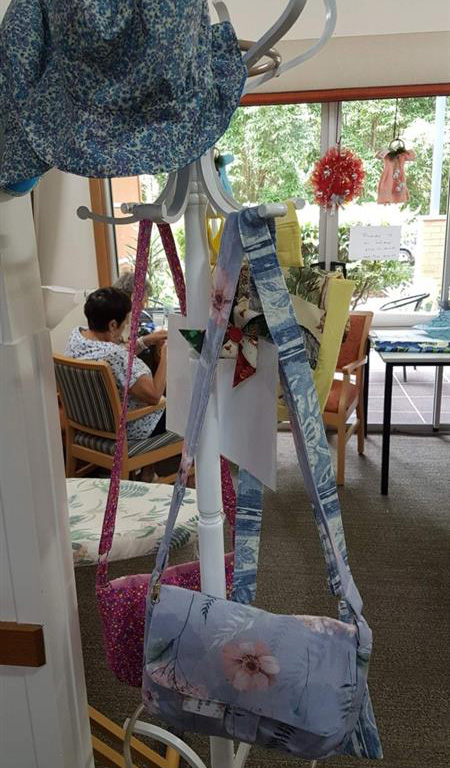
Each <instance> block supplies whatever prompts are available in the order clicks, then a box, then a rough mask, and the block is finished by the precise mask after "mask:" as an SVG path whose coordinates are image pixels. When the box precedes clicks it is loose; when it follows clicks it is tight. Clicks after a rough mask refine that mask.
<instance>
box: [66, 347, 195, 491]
mask: <svg viewBox="0 0 450 768" xmlns="http://www.w3.org/2000/svg"><path fill="white" fill-rule="evenodd" d="M53 360H54V364H55V373H56V381H57V386H58V393H59V396H60V400H61V404H62V408H63V417H64V427H65V445H66V476H67V477H74V476H75V474H82V472H81V473H80V472H78V473H76V465H77V461H78V460H80V461H83V462H86V463H87V464H88V465H94V466H99V467H104V468H106V469H111V468H112V464H113V457H114V449H115V445H116V433H117V429H118V426H119V420H120V408H121V404H120V397H119V392H118V389H117V384H116V381H115V379H114V376H113V372H112V370H111V368H110V366H109V365H108V363H106V362H103V361H101V362H94V361H91V360H74V359H72V358H70V357H63V356H62V355H54V356H53ZM164 402H165V401H164V398H162V399H161V401H160V402H159V403H158V405H156V406H146V407H143V408H138V409H135V410H131V411H128V414H127V421H134V420H135V419H139V418H141V417H142V416H146V415H147V414H148V413H152V412H154V411H158V410H161V409H162V408H163V407H164ZM182 446H183V441H182V440H181V438H180V437H179V436H178V435H175V434H174V433H173V432H165V433H163V434H161V435H155V436H154V437H148V438H147V439H145V440H134V441H130V440H127V439H126V437H125V442H124V448H123V455H122V467H121V478H122V479H123V480H128V478H129V476H130V473H131V472H134V471H136V470H137V469H141V468H142V467H145V466H147V465H149V464H156V463H157V462H159V461H163V460H164V459H167V458H169V457H171V456H177V455H178V454H181V449H182ZM174 479H175V475H169V476H167V477H159V478H158V482H160V483H170V482H173V480H174Z"/></svg>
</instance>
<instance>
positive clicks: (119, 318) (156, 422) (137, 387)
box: [65, 288, 167, 440]
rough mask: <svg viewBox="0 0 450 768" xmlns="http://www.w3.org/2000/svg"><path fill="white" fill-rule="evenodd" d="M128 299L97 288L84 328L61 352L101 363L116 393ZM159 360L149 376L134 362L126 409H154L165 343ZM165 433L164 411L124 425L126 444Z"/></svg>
mask: <svg viewBox="0 0 450 768" xmlns="http://www.w3.org/2000/svg"><path fill="white" fill-rule="evenodd" d="M130 311H131V299H130V297H129V295H128V294H127V293H125V291H121V290H119V289H117V288H99V289H98V290H97V291H94V292H93V293H91V294H90V296H88V299H87V301H86V304H85V305H84V314H85V315H86V318H87V322H88V328H74V330H73V331H72V333H71V334H70V337H69V341H68V342H67V346H66V349H65V354H66V355H67V357H73V358H82V359H85V360H104V361H105V362H107V363H109V365H110V366H111V368H112V371H113V374H114V378H115V379H116V382H117V385H118V388H119V391H120V393H121V394H122V392H123V388H124V386H125V379H126V372H127V363H128V350H127V348H126V347H125V346H124V345H123V344H122V343H121V339H122V334H123V332H124V329H125V326H126V323H127V320H128V315H129V313H130ZM159 343H160V346H161V349H160V357H159V363H158V367H157V370H156V371H155V374H154V375H153V376H152V374H151V373H150V371H149V369H148V367H147V366H146V365H145V363H144V362H142V360H139V359H138V358H135V359H134V360H133V367H132V372H131V379H130V389H129V398H128V408H129V409H130V410H132V409H135V408H142V407H143V406H145V405H157V403H158V402H159V401H160V399H161V396H162V395H163V393H164V390H165V388H166V374H167V343H166V342H165V341H161V342H159ZM164 431H165V418H164V410H161V411H157V412H155V413H150V414H148V415H147V416H143V417H142V418H140V419H136V420H135V421H131V422H130V423H129V424H128V425H127V436H128V439H129V440H143V439H146V438H148V437H150V435H152V434H159V433H161V432H164Z"/></svg>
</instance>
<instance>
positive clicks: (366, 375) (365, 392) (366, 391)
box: [363, 339, 370, 437]
mask: <svg viewBox="0 0 450 768" xmlns="http://www.w3.org/2000/svg"><path fill="white" fill-rule="evenodd" d="M366 356H367V363H366V365H365V367H364V390H363V403H364V437H367V423H368V416H369V375H370V339H367V347H366Z"/></svg>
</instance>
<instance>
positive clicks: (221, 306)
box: [149, 214, 243, 594]
mask: <svg viewBox="0 0 450 768" xmlns="http://www.w3.org/2000/svg"><path fill="white" fill-rule="evenodd" d="M242 257H243V251H242V246H241V242H240V237H239V228H238V225H237V214H230V216H229V217H228V219H227V221H226V223H225V228H224V233H223V237H222V241H221V248H220V254H219V259H218V263H217V267H216V270H215V275H214V286H213V292H212V298H211V308H210V314H209V320H208V325H207V328H206V335H205V339H204V342H203V347H202V353H201V356H200V360H199V364H198V367H197V373H196V376H195V382H194V386H193V389H192V393H193V394H192V399H191V404H190V408H189V415H188V420H187V426H186V432H185V438H184V445H183V453H182V457H181V464H180V469H179V471H178V475H177V478H176V481H175V485H174V490H173V496H172V502H171V505H170V510H169V515H168V518H167V524H166V530H165V533H164V537H163V539H162V540H161V544H160V547H159V550H158V555H157V558H156V565H155V569H154V571H153V574H152V577H151V579H150V586H149V594H151V591H152V589H153V587H154V585H155V584H156V583H157V581H158V579H159V577H160V575H161V573H162V571H163V570H164V567H165V565H166V561H167V556H168V553H169V548H170V540H171V538H172V532H173V529H174V526H175V523H176V519H177V516H178V513H179V510H180V507H181V504H182V502H183V498H184V494H185V491H186V483H187V478H188V476H189V470H190V469H191V467H192V464H193V462H194V457H195V454H196V451H197V447H198V442H199V438H200V433H201V430H202V427H203V423H204V420H205V415H206V409H207V406H208V401H209V396H210V393H211V387H212V381H213V376H214V373H215V370H216V367H217V361H218V359H219V355H220V351H221V348H222V344H223V340H224V336H225V331H226V329H227V325H228V320H229V317H230V312H231V308H232V304H233V300H234V296H235V293H236V288H237V284H238V279H239V273H240V268H241V263H242Z"/></svg>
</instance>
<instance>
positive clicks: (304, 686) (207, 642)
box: [144, 585, 359, 736]
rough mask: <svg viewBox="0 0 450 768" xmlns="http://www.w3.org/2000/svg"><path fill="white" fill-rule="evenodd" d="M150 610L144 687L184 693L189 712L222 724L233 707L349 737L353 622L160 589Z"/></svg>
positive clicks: (353, 677) (354, 674)
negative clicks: (277, 611) (280, 612)
mask: <svg viewBox="0 0 450 768" xmlns="http://www.w3.org/2000/svg"><path fill="white" fill-rule="evenodd" d="M151 610H152V614H151V622H150V623H149V627H150V632H149V637H148V640H147V644H146V658H145V672H144V677H145V678H146V685H148V684H149V683H150V687H152V686H153V685H157V686H161V687H163V688H166V689H170V690H171V691H172V692H176V693H178V694H181V695H183V696H184V697H185V702H184V704H183V708H186V709H187V711H192V706H197V709H196V711H197V712H199V713H200V714H201V711H200V710H201V709H203V713H204V714H205V715H206V716H215V717H217V716H218V713H219V716H220V707H222V708H223V711H225V709H229V708H232V709H233V710H240V711H241V713H242V714H243V715H245V713H249V714H250V713H251V715H252V716H254V715H257V716H259V717H265V718H270V719H272V720H277V721H280V722H283V723H286V724H288V725H290V726H293V727H296V728H301V729H305V730H308V731H310V732H313V733H317V734H320V735H323V736H331V735H333V734H336V733H339V732H345V731H346V729H347V727H348V720H349V718H350V719H352V718H353V717H355V713H354V711H353V710H354V707H353V705H354V703H355V700H356V699H357V698H358V696H357V688H358V687H359V686H357V672H356V657H357V651H358V633H357V629H356V627H355V626H354V625H351V624H345V623H343V622H340V621H337V620H336V619H329V618H323V617H315V616H314V617H312V616H277V615H274V614H271V613H267V612H266V611H262V610H260V609H258V608H253V607H250V606H244V605H241V604H238V603H234V602H231V601H227V600H223V599H219V598H215V597H210V596H208V595H205V594H203V593H198V592H191V591H189V590H185V589H181V588H179V587H172V586H164V585H163V586H162V587H161V593H160V601H159V602H158V603H156V604H155V605H154V606H153V607H152V608H151ZM195 702H200V704H196V703H195ZM212 705H219V709H217V707H216V709H215V715H214V714H211V712H212V711H214V707H213V706H212Z"/></svg>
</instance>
